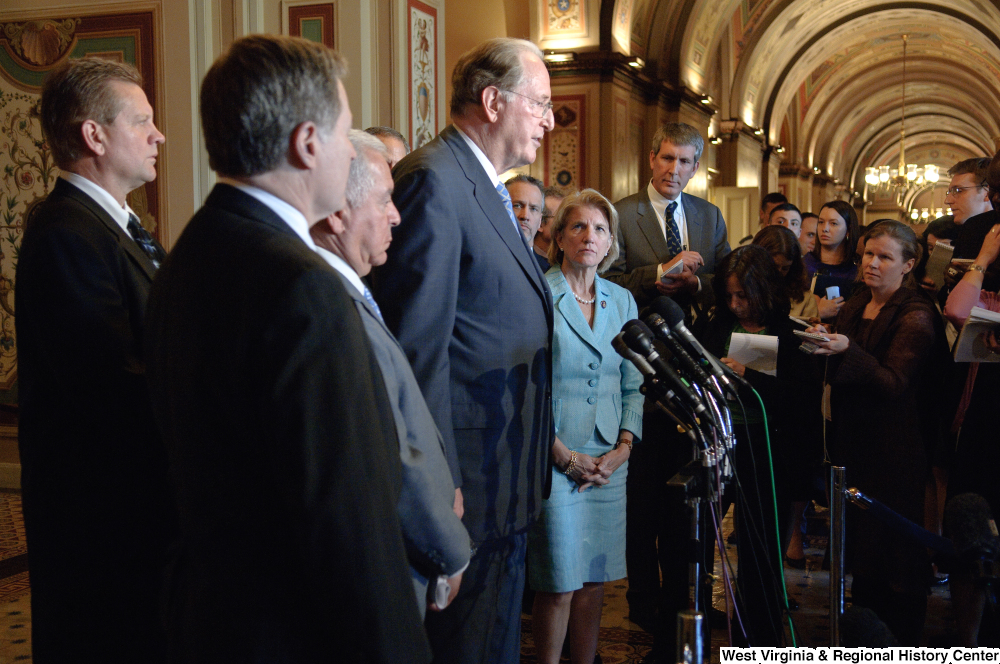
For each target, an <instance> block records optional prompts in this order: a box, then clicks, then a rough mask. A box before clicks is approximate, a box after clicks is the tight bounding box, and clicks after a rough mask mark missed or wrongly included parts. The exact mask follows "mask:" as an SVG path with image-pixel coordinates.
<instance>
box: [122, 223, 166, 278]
mask: <svg viewBox="0 0 1000 664" xmlns="http://www.w3.org/2000/svg"><path fill="white" fill-rule="evenodd" d="M128 234H129V235H131V236H132V239H133V240H135V243H136V244H138V245H139V247H140V248H141V249H142V251H143V252H144V253H145V254H146V256H148V257H149V260H151V261H152V262H153V265H155V266H156V267H160V263H162V262H163V259H164V258H166V256H167V253H166V252H165V251H163V247H161V246H160V243H159V242H157V241H156V239H155V238H154V237H153V236H152V235H150V234H149V231H147V230H146V229H145V228H143V227H142V224H140V223H139V217H137V216H135V215H134V214H129V216H128Z"/></svg>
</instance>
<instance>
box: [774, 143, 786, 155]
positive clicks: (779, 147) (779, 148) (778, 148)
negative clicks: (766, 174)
mask: <svg viewBox="0 0 1000 664" xmlns="http://www.w3.org/2000/svg"><path fill="white" fill-rule="evenodd" d="M774 151H775V152H777V153H778V154H781V153H782V152H784V151H785V146H783V145H775V146H774Z"/></svg>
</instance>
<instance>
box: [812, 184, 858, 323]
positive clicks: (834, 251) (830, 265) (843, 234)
mask: <svg viewBox="0 0 1000 664" xmlns="http://www.w3.org/2000/svg"><path fill="white" fill-rule="evenodd" d="M816 231H817V234H818V235H817V237H818V238H819V241H818V242H817V243H816V247H815V248H814V249H813V250H812V252H811V253H808V254H806V255H805V256H804V257H803V262H804V263H805V266H806V271H807V273H808V275H809V278H810V279H812V278H813V277H816V281H815V282H814V283H815V287H814V290H813V293H814V294H815V295H816V298H817V304H818V305H819V316H820V318H822V319H823V320H827V319H830V318H834V317H835V316H836V315H837V312H839V311H840V308H841V307H842V306H844V301H845V299H846V298H849V297H850V295H851V293H850V290H851V288H852V284H853V282H854V279H855V278H856V277H857V273H858V267H857V263H855V260H854V249H855V247H857V246H858V239H859V238H860V237H861V234H860V232H859V228H858V215H857V213H856V212H855V211H854V208H853V207H852V206H851V205H850V204H849V203H845V202H844V201H830V202H829V203H826V204H824V205H823V207H822V208H820V211H819V222H818V223H817V226H816ZM827 286H837V287H839V288H840V297H835V298H832V299H827V298H826V288H827Z"/></svg>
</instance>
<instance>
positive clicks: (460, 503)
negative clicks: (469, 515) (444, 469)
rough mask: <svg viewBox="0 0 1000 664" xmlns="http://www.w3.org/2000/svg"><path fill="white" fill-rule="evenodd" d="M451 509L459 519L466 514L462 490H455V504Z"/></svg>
mask: <svg viewBox="0 0 1000 664" xmlns="http://www.w3.org/2000/svg"><path fill="white" fill-rule="evenodd" d="M451 509H452V511H453V512H455V515H456V516H457V517H458V518H459V519H461V518H462V516H463V515H464V514H465V499H464V498H462V490H461V489H455V504H454V505H452V507H451Z"/></svg>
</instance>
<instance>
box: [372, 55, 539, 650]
mask: <svg viewBox="0 0 1000 664" xmlns="http://www.w3.org/2000/svg"><path fill="white" fill-rule="evenodd" d="M452 89H453V92H452V99H451V118H452V121H453V122H454V124H453V125H452V126H450V127H448V128H446V129H445V130H444V131H442V132H441V134H440V135H439V136H438V137H437V138H436V139H434V140H433V141H431V142H430V143H428V144H427V145H425V146H423V147H422V148H420V149H419V150H416V151H414V152H413V153H412V154H410V155H408V156H407V157H404V158H403V160H402V161H400V162H399V163H398V164H397V165H396V168H395V170H394V171H393V178H394V179H395V181H396V189H395V192H394V193H393V201H395V203H396V207H397V208H399V213H400V216H401V217H402V219H403V221H402V223H401V224H400V225H399V227H398V228H397V229H396V230H395V232H394V233H393V242H392V247H391V249H390V250H389V259H388V261H387V263H386V264H385V266H383V267H381V268H379V269H378V270H376V271H375V275H374V277H375V298H376V300H378V303H379V306H381V307H382V313H383V314H384V315H385V320H386V323H387V324H388V326H389V329H391V330H393V332H394V333H395V334H396V338H398V339H399V342H400V344H401V345H402V346H403V349H404V350H405V351H406V355H407V357H408V358H409V360H410V363H411V364H412V365H413V372H414V374H415V375H416V377H417V381H418V382H419V383H420V388H421V390H422V391H423V393H424V397H425V398H426V399H427V405H428V406H429V407H430V410H431V413H432V414H433V415H434V420H435V422H436V423H437V425H438V428H439V429H440V430H441V434H442V435H443V436H444V442H445V449H446V451H447V453H448V464H449V466H450V468H451V473H452V477H453V479H454V480H455V486H457V487H459V488H460V492H459V493H457V494H456V502H461V501H463V499H464V507H465V516H464V518H463V522H464V523H465V526H466V528H468V529H469V535H470V536H471V537H472V540H473V543H474V544H475V545H476V548H477V551H476V554H475V556H473V558H472V562H471V564H470V565H469V569H468V570H467V571H466V573H465V575H464V577H463V579H462V588H461V590H460V591H459V593H458V597H457V598H456V599H455V601H454V603H453V605H452V606H451V607H449V609H448V610H447V611H442V612H441V613H436V614H429V615H428V616H427V631H428V634H429V635H430V638H431V647H432V648H433V650H434V657H435V661H436V662H439V663H441V664H444V663H445V662H469V663H470V664H471V663H473V662H491V663H499V664H503V663H506V662H511V663H514V662H518V661H519V660H520V631H521V630H520V606H521V594H522V592H523V588H524V558H525V551H526V543H527V531H528V527H529V526H530V525H531V523H532V522H533V521H534V520H535V518H536V517H537V516H538V513H539V511H540V510H541V506H542V498H543V496H544V495H547V491H548V481H549V480H550V479H551V476H550V468H551V466H550V464H551V461H550V457H549V450H550V449H551V447H552V435H553V434H552V415H551V414H552V403H551V380H550V376H549V366H550V347H551V338H552V297H551V295H550V294H549V289H548V286H547V284H546V282H545V279H544V278H543V276H542V272H541V270H539V269H538V263H537V262H535V259H534V257H533V256H532V254H531V250H530V249H529V248H528V246H527V245H526V244H525V242H524V238H523V237H522V235H521V228H520V226H519V225H518V223H517V220H516V219H515V218H514V213H513V209H512V207H511V201H510V197H509V195H508V194H507V190H506V189H505V188H504V186H503V184H502V183H501V182H500V178H499V176H498V175H497V174H498V173H503V172H505V171H507V170H509V169H511V168H515V167H517V166H524V165H526V164H530V163H531V162H533V161H534V160H535V153H536V151H537V150H538V147H539V146H540V145H541V142H542V138H543V137H544V136H545V132H547V131H550V130H551V129H552V127H553V124H554V122H555V121H554V120H553V117H552V103H551V101H550V98H551V90H550V87H549V73H548V71H547V70H546V69H545V62H544V61H543V60H542V52H541V51H539V50H538V48H537V47H536V46H535V45H534V44H532V43H531V42H527V41H523V40H519V39H506V38H504V39H493V40H490V41H487V42H484V43H483V44H482V45H480V46H478V47H476V48H474V49H473V50H471V51H469V52H468V53H465V54H464V55H462V56H461V57H460V58H459V59H458V63H457V64H456V65H455V71H454V72H453V74H452Z"/></svg>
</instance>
